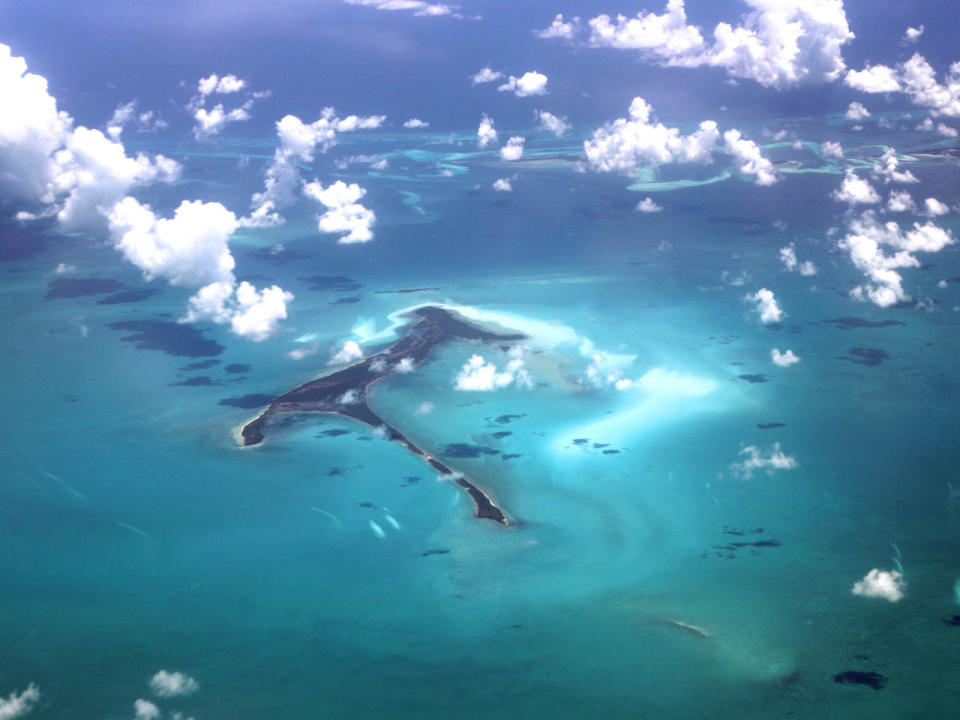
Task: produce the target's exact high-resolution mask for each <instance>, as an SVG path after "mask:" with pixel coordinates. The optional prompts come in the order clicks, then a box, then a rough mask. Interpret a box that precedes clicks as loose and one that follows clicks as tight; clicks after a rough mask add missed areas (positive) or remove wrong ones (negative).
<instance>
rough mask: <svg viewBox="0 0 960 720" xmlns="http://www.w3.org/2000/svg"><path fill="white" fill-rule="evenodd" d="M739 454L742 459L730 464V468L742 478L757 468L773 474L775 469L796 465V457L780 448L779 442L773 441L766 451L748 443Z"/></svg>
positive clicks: (750, 475)
mask: <svg viewBox="0 0 960 720" xmlns="http://www.w3.org/2000/svg"><path fill="white" fill-rule="evenodd" d="M740 455H742V456H744V459H743V460H742V461H741V462H738V463H734V464H733V465H731V466H730V469H731V470H733V473H734V474H735V475H738V476H740V477H742V478H744V479H749V478H750V477H752V476H753V473H754V472H756V471H758V470H762V471H764V472H765V473H766V474H767V475H773V474H774V473H775V472H776V471H777V470H793V469H795V468H796V467H797V466H798V463H797V461H796V458H793V457H791V456H789V455H787V454H786V453H784V452H783V450H781V449H780V443H774V444H773V447H771V448H769V449H767V450H766V451H764V450H762V449H761V448H758V447H757V446H756V445H748V446H747V447H745V448H743V449H742V450H741V451H740Z"/></svg>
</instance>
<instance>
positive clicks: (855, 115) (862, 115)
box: [844, 100, 870, 121]
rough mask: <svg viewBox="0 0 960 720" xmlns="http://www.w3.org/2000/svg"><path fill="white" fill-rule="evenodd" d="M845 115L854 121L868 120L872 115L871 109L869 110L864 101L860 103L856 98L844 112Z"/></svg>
mask: <svg viewBox="0 0 960 720" xmlns="http://www.w3.org/2000/svg"><path fill="white" fill-rule="evenodd" d="M844 117H845V118H846V119H847V120H854V121H859V120H866V119H867V118H868V117H870V111H869V110H867V109H866V108H865V107H864V106H863V104H862V103H858V102H857V101H856V100H854V101H853V102H852V103H850V105H849V106H848V107H847V112H846V113H845V114H844Z"/></svg>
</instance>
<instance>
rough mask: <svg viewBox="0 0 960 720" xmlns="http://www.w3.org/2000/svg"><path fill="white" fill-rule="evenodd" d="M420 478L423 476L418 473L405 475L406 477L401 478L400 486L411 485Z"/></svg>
mask: <svg viewBox="0 0 960 720" xmlns="http://www.w3.org/2000/svg"><path fill="white" fill-rule="evenodd" d="M421 480H423V478H422V477H420V476H419V475H407V476H406V477H404V478H403V482H402V483H400V487H402V488H405V487H410V486H411V485H416V484H417V483H418V482H420V481H421Z"/></svg>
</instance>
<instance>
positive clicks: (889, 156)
mask: <svg viewBox="0 0 960 720" xmlns="http://www.w3.org/2000/svg"><path fill="white" fill-rule="evenodd" d="M899 167H900V158H898V157H897V151H896V150H894V149H893V148H887V151H886V152H885V153H884V154H883V155H881V156H880V162H877V163H874V165H873V176H874V177H877V178H882V179H883V181H884V182H886V183H892V182H897V183H916V182H920V181H919V180H917V178H916V176H915V175H914V174H913V173H912V172H910V171H909V170H899V169H898V168H899Z"/></svg>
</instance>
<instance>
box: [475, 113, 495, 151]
mask: <svg viewBox="0 0 960 720" xmlns="http://www.w3.org/2000/svg"><path fill="white" fill-rule="evenodd" d="M496 141H497V131H496V129H495V128H494V127H493V118H491V117H487V115H486V114H484V115H483V117H481V118H480V125H479V127H477V145H479V146H480V147H482V148H485V147H486V146H487V145H489V144H490V143H495V142H496Z"/></svg>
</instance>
